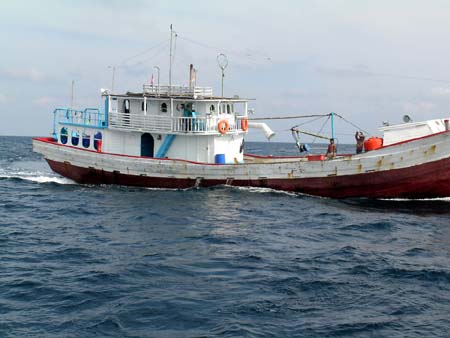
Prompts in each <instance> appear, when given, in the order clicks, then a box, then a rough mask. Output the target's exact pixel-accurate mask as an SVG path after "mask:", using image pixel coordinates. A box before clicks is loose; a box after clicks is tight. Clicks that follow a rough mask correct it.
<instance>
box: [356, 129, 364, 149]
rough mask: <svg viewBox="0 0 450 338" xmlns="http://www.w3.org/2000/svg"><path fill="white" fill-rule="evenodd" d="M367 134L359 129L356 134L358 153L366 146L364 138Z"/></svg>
mask: <svg viewBox="0 0 450 338" xmlns="http://www.w3.org/2000/svg"><path fill="white" fill-rule="evenodd" d="M365 138H366V136H365V135H364V134H363V132H362V131H357V132H356V134H355V139H356V153H357V154H361V153H362V151H363V148H364V139H365Z"/></svg>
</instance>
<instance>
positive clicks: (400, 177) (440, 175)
mask: <svg viewBox="0 0 450 338" xmlns="http://www.w3.org/2000/svg"><path fill="white" fill-rule="evenodd" d="M47 161H48V163H49V165H50V167H51V169H52V170H53V171H55V172H57V173H59V174H60V175H62V176H64V177H67V178H70V179H72V180H74V181H75V182H77V183H81V184H117V185H125V186H138V187H151V188H169V189H186V188H193V187H211V186H216V185H223V184H227V185H231V186H241V187H261V188H271V189H276V190H284V191H290V192H296V193H303V194H308V195H314V196H321V197H331V198H351V197H367V198H411V199H419V198H436V197H447V196H449V195H450V159H444V160H440V161H436V162H432V163H426V164H422V165H417V166H414V167H411V168H405V169H397V170H391V171H382V172H373V173H365V174H357V175H345V176H336V177H322V178H293V179H281V178H279V179H276V178H274V179H248V180H239V179H234V180H230V179H200V178H173V177H172V178H170V177H152V176H136V175H129V174H124V173H120V172H109V171H104V170H98V169H95V168H82V167H78V166H74V165H72V164H69V163H67V162H66V163H64V162H55V161H52V160H47Z"/></svg>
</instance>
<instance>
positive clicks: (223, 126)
mask: <svg viewBox="0 0 450 338" xmlns="http://www.w3.org/2000/svg"><path fill="white" fill-rule="evenodd" d="M217 130H219V133H221V134H222V135H223V134H226V133H227V131H228V130H230V124H229V123H228V121H227V120H225V119H223V120H220V121H219V123H218V124H217Z"/></svg>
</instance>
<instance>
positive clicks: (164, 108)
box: [161, 102, 167, 113]
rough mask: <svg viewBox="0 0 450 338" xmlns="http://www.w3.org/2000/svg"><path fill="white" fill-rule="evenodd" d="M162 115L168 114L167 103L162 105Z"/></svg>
mask: <svg viewBox="0 0 450 338" xmlns="http://www.w3.org/2000/svg"><path fill="white" fill-rule="evenodd" d="M161 113H167V103H165V102H163V103H161Z"/></svg>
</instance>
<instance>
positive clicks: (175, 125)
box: [54, 85, 248, 164]
mask: <svg viewBox="0 0 450 338" xmlns="http://www.w3.org/2000/svg"><path fill="white" fill-rule="evenodd" d="M102 97H103V99H104V103H105V104H104V109H97V108H87V109H85V110H83V111H79V110H74V109H61V108H60V109H56V110H55V111H54V137H55V138H56V139H57V140H58V142H59V143H61V144H67V145H70V146H73V147H80V148H84V149H87V150H93V151H102V152H107V153H115V154H122V155H128V156H143V157H154V158H172V159H184V160H188V161H195V162H204V163H221V164H223V163H241V162H243V158H244V154H243V142H244V135H245V134H246V132H247V128H248V120H247V111H248V100H247V99H240V98H238V97H233V98H226V97H217V96H213V92H212V89H211V88H207V87H194V86H192V87H182V86H154V85H144V86H143V91H142V92H141V93H131V92H127V93H126V94H112V93H109V92H107V91H103V93H102Z"/></svg>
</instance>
